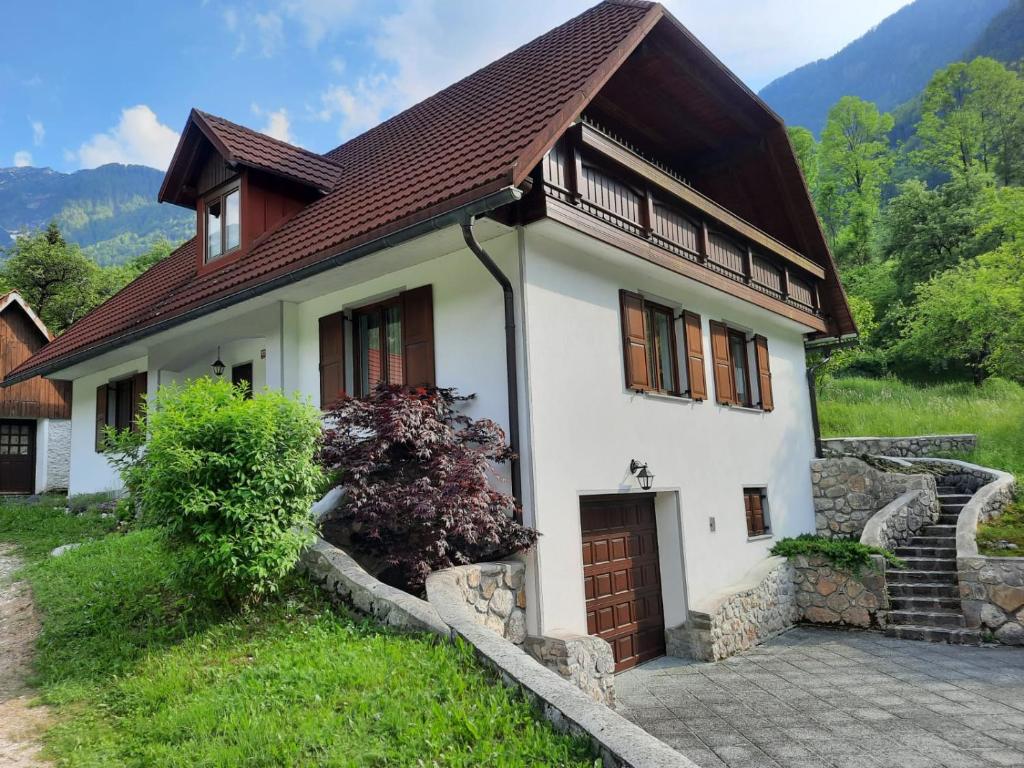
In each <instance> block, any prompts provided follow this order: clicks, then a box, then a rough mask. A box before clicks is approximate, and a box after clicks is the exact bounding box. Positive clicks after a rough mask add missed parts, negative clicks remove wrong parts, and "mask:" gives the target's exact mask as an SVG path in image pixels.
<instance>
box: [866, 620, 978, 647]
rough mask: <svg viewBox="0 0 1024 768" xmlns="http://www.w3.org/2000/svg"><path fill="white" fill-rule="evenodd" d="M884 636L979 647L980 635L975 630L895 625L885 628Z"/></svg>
mask: <svg viewBox="0 0 1024 768" xmlns="http://www.w3.org/2000/svg"><path fill="white" fill-rule="evenodd" d="M885 634H887V635H889V637H898V638H900V639H902V640H927V641H928V642H932V643H950V644H952V645H981V633H980V632H979V631H978V630H976V629H956V628H953V627H919V626H915V625H912V624H897V625H892V626H888V627H886V628H885Z"/></svg>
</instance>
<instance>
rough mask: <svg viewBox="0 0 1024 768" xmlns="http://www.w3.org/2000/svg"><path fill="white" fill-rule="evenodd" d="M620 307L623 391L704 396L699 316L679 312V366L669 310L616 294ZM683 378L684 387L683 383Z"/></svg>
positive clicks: (638, 297)
mask: <svg viewBox="0 0 1024 768" xmlns="http://www.w3.org/2000/svg"><path fill="white" fill-rule="evenodd" d="M619 301H620V303H621V305H622V344H623V352H624V356H625V366H626V388H627V389H631V390H633V391H636V392H661V393H664V394H671V395H683V394H685V395H688V396H690V397H692V398H693V399H694V400H703V399H704V398H705V397H706V389H705V386H704V349H703V341H702V339H701V321H700V315H695V314H693V313H692V312H683V313H682V316H681V319H682V320H683V325H682V327H683V352H684V358H685V361H686V363H685V365H683V366H682V367H680V365H679V353H678V349H679V346H678V341H677V338H676V320H677V319H679V318H676V316H675V313H674V312H673V310H672V309H671V308H670V307H666V306H664V305H662V304H657V303H655V302H652V301H648V300H647V299H645V298H644V297H643V296H641V295H640V294H636V293H630V292H629V291H620V292H619ZM684 378H685V383H686V386H685V388H684V385H683V381H681V379H684Z"/></svg>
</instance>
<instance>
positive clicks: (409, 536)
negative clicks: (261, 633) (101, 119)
mask: <svg viewBox="0 0 1024 768" xmlns="http://www.w3.org/2000/svg"><path fill="white" fill-rule="evenodd" d="M468 399H469V398H466V397H460V396H458V395H457V394H456V393H455V392H454V390H451V389H438V388H429V389H417V390H413V391H408V390H403V389H401V388H399V387H381V388H378V389H377V390H376V391H375V392H374V393H373V394H372V395H371V396H370V397H367V398H365V399H359V400H357V399H353V398H345V399H343V400H341V401H339V402H338V403H337V405H335V408H334V410H333V411H332V412H331V414H330V417H331V421H332V428H331V429H328V430H327V431H326V432H325V434H324V440H323V447H322V449H321V451H320V460H321V463H322V464H323V465H324V466H325V467H326V468H327V469H329V470H337V469H340V470H342V471H343V473H344V483H345V487H346V489H347V491H348V500H347V503H346V504H345V506H344V508H343V510H342V512H341V517H340V519H339V522H341V523H342V524H343V525H346V526H348V528H349V533H350V535H351V536H352V543H353V545H354V546H355V547H356V548H357V549H359V550H361V551H362V552H364V553H365V554H368V555H370V556H371V557H373V558H377V559H380V560H381V561H383V562H384V563H385V564H386V565H387V566H389V568H390V571H391V572H390V573H384V574H382V578H384V579H386V580H389V581H391V582H392V583H395V584H398V585H400V586H403V587H405V588H407V589H411V590H418V589H420V588H421V587H422V585H423V582H424V580H425V579H426V577H427V575H428V574H429V573H430V572H431V571H432V570H436V569H439V568H447V567H449V566H452V565H461V564H465V563H472V562H479V561H481V560H487V559H496V558H500V557H504V556H507V555H509V554H511V553H513V552H517V551H522V550H524V549H527V548H529V547H530V546H532V544H533V543H534V541H535V540H536V535H537V534H536V532H535V531H533V530H532V529H529V528H526V527H524V526H522V525H520V524H519V523H517V522H516V521H515V519H514V517H513V515H514V513H515V511H516V503H515V501H514V499H513V498H512V497H511V496H509V495H508V494H505V493H502V492H501V491H499V490H496V489H495V488H492V487H491V485H490V484H489V483H488V473H489V472H490V470H491V468H492V466H493V464H496V463H502V462H505V461H508V460H509V459H511V458H512V454H511V452H510V450H509V448H508V446H507V445H506V443H505V433H504V432H503V431H502V429H501V427H499V426H498V425H497V424H495V423H494V422H493V421H490V420H487V419H477V420H473V419H470V418H468V417H466V416H465V415H463V414H461V413H459V411H458V410H457V403H459V402H461V401H464V400H468Z"/></svg>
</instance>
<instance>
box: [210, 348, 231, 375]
mask: <svg viewBox="0 0 1024 768" xmlns="http://www.w3.org/2000/svg"><path fill="white" fill-rule="evenodd" d="M210 367H211V368H213V373H214V375H215V376H217V377H218V378H220V377H221V376H223V375H224V369H225V368H226V367H227V366H226V365H224V361H223V360H221V359H220V347H217V359H216V360H214V361H213V363H212V364H211V365H210Z"/></svg>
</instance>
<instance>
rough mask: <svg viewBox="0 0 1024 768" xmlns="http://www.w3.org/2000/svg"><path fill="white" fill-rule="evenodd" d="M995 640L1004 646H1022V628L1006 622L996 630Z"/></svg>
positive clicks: (1023, 637) (1023, 631)
mask: <svg viewBox="0 0 1024 768" xmlns="http://www.w3.org/2000/svg"><path fill="white" fill-rule="evenodd" d="M996 640H998V641H999V642H1000V643H1003V644H1004V645H1024V626H1022V625H1020V624H1018V623H1017V622H1015V621H1013V622H1007V623H1006V624H1004V625H1003V626H1002V627H1000V628H999V629H997V630H996Z"/></svg>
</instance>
